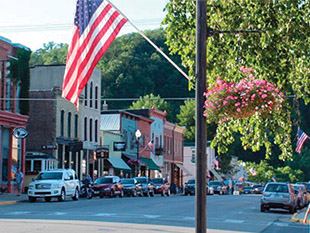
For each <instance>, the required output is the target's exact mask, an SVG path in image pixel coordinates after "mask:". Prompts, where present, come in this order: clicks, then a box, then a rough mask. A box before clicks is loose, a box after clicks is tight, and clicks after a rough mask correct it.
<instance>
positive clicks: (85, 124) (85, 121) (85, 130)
mask: <svg viewBox="0 0 310 233" xmlns="http://www.w3.org/2000/svg"><path fill="white" fill-rule="evenodd" d="M84 140H85V141H87V117H85V118H84Z"/></svg>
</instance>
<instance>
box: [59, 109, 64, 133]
mask: <svg viewBox="0 0 310 233" xmlns="http://www.w3.org/2000/svg"><path fill="white" fill-rule="evenodd" d="M64 120H65V111H64V110H62V111H61V112H60V136H61V137H63V136H64Z"/></svg>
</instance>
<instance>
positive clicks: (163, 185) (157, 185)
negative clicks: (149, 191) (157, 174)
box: [152, 178, 170, 196]
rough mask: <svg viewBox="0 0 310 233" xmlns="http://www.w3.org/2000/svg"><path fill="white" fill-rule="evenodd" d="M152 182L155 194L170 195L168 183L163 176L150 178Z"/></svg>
mask: <svg viewBox="0 0 310 233" xmlns="http://www.w3.org/2000/svg"><path fill="white" fill-rule="evenodd" d="M152 183H153V184H154V192H155V194H161V195H162V196H165V195H167V196H170V185H169V183H168V181H167V180H166V179H165V178H155V179H152Z"/></svg>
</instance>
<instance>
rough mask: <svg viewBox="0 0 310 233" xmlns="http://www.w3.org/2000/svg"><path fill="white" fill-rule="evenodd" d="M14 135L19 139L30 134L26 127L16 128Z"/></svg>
mask: <svg viewBox="0 0 310 233" xmlns="http://www.w3.org/2000/svg"><path fill="white" fill-rule="evenodd" d="M13 136H14V137H15V138H17V139H23V138H26V137H27V136H28V131H27V130H26V129H24V128H15V129H14V131H13Z"/></svg>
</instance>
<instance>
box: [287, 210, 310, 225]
mask: <svg viewBox="0 0 310 233" xmlns="http://www.w3.org/2000/svg"><path fill="white" fill-rule="evenodd" d="M299 213H300V212H297V213H295V214H294V215H293V216H292V217H291V221H293V222H300V223H303V221H304V219H301V218H297V215H298V214H299ZM309 223H310V220H307V222H306V224H309Z"/></svg>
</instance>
